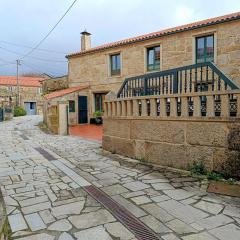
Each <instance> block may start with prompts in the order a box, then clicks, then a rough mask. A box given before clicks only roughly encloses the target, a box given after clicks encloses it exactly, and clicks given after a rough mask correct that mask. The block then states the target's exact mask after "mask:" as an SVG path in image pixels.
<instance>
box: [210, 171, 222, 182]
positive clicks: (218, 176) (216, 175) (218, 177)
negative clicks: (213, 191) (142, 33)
mask: <svg viewBox="0 0 240 240" xmlns="http://www.w3.org/2000/svg"><path fill="white" fill-rule="evenodd" d="M207 178H208V179H209V180H215V181H219V180H221V179H223V177H222V175H221V174H220V173H217V172H209V173H207Z"/></svg>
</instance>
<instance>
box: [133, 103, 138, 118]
mask: <svg viewBox="0 0 240 240" xmlns="http://www.w3.org/2000/svg"><path fill="white" fill-rule="evenodd" d="M133 116H134V117H138V116H139V103H138V100H137V99H133Z"/></svg>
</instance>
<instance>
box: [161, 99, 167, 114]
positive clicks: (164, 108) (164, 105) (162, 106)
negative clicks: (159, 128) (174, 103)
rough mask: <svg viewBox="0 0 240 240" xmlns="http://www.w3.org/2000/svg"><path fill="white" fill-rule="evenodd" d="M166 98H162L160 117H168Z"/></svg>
mask: <svg viewBox="0 0 240 240" xmlns="http://www.w3.org/2000/svg"><path fill="white" fill-rule="evenodd" d="M166 116H167V112H166V98H160V117H166Z"/></svg>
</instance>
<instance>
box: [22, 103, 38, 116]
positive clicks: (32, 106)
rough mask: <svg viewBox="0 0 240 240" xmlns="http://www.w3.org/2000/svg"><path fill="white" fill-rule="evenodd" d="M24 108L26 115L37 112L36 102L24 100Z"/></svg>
mask: <svg viewBox="0 0 240 240" xmlns="http://www.w3.org/2000/svg"><path fill="white" fill-rule="evenodd" d="M24 108H25V111H26V112H27V115H36V113H37V108H36V102H24Z"/></svg>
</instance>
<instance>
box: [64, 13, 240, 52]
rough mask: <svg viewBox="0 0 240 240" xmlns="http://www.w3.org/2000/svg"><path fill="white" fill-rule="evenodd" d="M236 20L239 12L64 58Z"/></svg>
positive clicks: (239, 14) (91, 49)
mask: <svg viewBox="0 0 240 240" xmlns="http://www.w3.org/2000/svg"><path fill="white" fill-rule="evenodd" d="M237 19H240V12H236V13H232V14H227V15H224V16H220V17H215V18H209V19H206V20H202V21H198V22H194V23H190V24H185V25H181V26H178V27H174V28H168V29H164V30H161V31H158V32H152V33H148V34H144V35H141V36H137V37H133V38H128V39H124V40H120V41H117V42H112V43H107V44H104V45H101V46H97V47H94V48H90V49H88V50H85V51H81V52H76V53H72V54H69V55H67V56H66V57H74V56H79V55H83V54H87V53H92V52H96V51H99V50H104V49H108V48H113V47H117V46H122V45H127V44H131V43H134V42H139V41H144V40H148V39H151V38H157V37H161V36H164V35H169V34H173V33H177V32H181V31H187V30H191V29H195V28H200V27H204V26H208V25H214V24H218V23H222V22H226V21H232V20H237Z"/></svg>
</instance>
